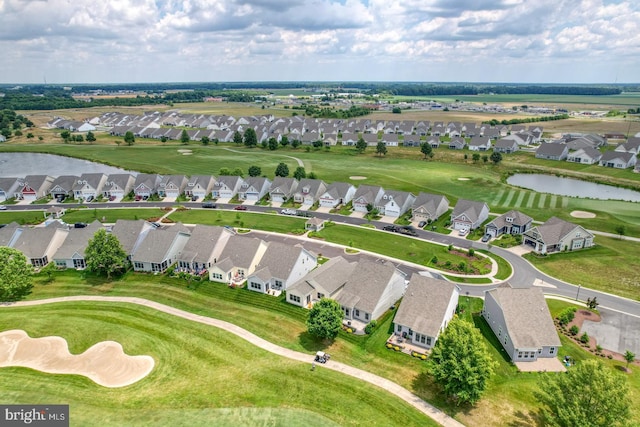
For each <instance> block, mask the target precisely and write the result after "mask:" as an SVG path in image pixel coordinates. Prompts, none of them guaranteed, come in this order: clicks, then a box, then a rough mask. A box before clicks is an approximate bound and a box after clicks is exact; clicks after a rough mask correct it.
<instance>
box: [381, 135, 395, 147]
mask: <svg viewBox="0 0 640 427" xmlns="http://www.w3.org/2000/svg"><path fill="white" fill-rule="evenodd" d="M381 141H382V142H384V145H386V146H387V147H397V146H398V142H399V139H398V134H397V133H385V134H383V135H382V139H381Z"/></svg>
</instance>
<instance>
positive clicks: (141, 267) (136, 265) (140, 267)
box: [133, 261, 144, 270]
mask: <svg viewBox="0 0 640 427" xmlns="http://www.w3.org/2000/svg"><path fill="white" fill-rule="evenodd" d="M133 268H135V269H136V270H144V263H143V262H138V261H136V262H134V263H133Z"/></svg>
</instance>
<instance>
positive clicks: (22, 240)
mask: <svg viewBox="0 0 640 427" xmlns="http://www.w3.org/2000/svg"><path fill="white" fill-rule="evenodd" d="M21 230H22V231H21V232H20V234H19V235H18V236H15V237H14V240H13V242H12V243H13V245H12V246H11V247H13V248H14V249H17V250H19V251H20V252H22V253H23V254H24V256H25V257H26V258H27V260H28V261H29V263H30V264H31V265H32V266H33V267H34V268H42V267H46V266H47V264H49V262H50V261H51V260H52V259H53V256H54V254H55V253H56V251H57V250H58V248H60V246H62V244H63V243H64V239H65V238H66V237H67V234H68V232H69V231H68V229H67V228H66V227H63V226H62V224H61V223H59V222H57V221H55V222H52V223H51V224H49V225H47V226H46V227H33V228H23V229H21Z"/></svg>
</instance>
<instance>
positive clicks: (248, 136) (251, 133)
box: [244, 128, 258, 148]
mask: <svg viewBox="0 0 640 427" xmlns="http://www.w3.org/2000/svg"><path fill="white" fill-rule="evenodd" d="M244 145H246V146H247V147H249V148H253V147H256V146H257V145H258V136H257V135H256V131H255V129H254V128H247V130H245V131H244Z"/></svg>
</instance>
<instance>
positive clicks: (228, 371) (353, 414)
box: [0, 302, 437, 426]
mask: <svg viewBox="0 0 640 427" xmlns="http://www.w3.org/2000/svg"><path fill="white" fill-rule="evenodd" d="M0 329H2V330H8V329H24V330H26V331H27V332H28V333H29V335H30V336H32V337H42V336H51V335H57V336H61V337H63V338H65V339H66V340H67V341H68V343H69V349H70V351H71V352H72V353H79V352H83V351H85V350H86V349H87V348H88V347H90V346H92V345H94V344H95V343H97V342H100V341H104V340H114V341H117V342H119V343H121V344H122V345H123V347H124V350H125V352H126V353H128V354H133V355H137V354H146V355H151V356H152V357H153V358H154V360H155V362H156V365H155V367H154V369H153V371H152V372H151V374H150V375H149V376H148V377H146V378H145V379H143V380H141V381H139V382H137V383H135V384H133V385H131V386H127V387H123V388H115V389H108V388H104V387H101V386H98V385H96V384H95V383H93V382H92V381H90V380H89V379H87V378H85V377H81V376H74V375H51V374H45V373H40V372H37V371H33V370H30V369H24V368H2V378H3V380H2V382H1V383H0V393H1V394H2V396H3V402H4V403H24V402H30V403H51V402H56V403H58V402H59V403H67V404H69V405H70V409H71V415H70V416H71V423H72V425H95V426H99V425H114V426H122V425H150V424H158V423H162V424H163V425H168V424H171V425H173V424H174V422H175V423H177V424H176V425H202V426H208V425H212V422H211V419H212V417H214V418H215V420H216V422H217V424H214V425H223V424H225V423H226V422H230V423H231V424H227V425H279V426H288V425H300V426H302V425H314V426H325V425H353V426H356V425H362V423H367V424H368V425H380V426H387V425H414V426H422V425H429V426H435V425H437V424H436V423H435V422H433V421H431V420H430V419H428V418H427V417H426V416H424V415H423V414H421V413H419V412H418V411H416V410H415V409H413V408H411V407H410V406H409V405H408V404H406V403H404V402H402V401H401V400H399V399H397V398H395V397H393V396H391V395H389V394H387V393H385V392H383V391H381V390H380V389H378V388H376V387H373V386H371V385H368V384H366V383H364V382H361V381H358V380H355V379H353V378H351V377H347V376H345V375H342V374H340V373H336V372H333V371H330V370H328V369H320V368H318V369H316V370H315V371H311V370H310V364H302V363H299V362H294V361H290V360H288V359H284V358H281V357H278V356H275V355H273V354H271V353H268V352H266V351H264V350H261V349H258V348H256V347H254V346H253V345H251V344H249V343H247V342H245V341H243V340H241V339H238V338H236V337H235V336H233V335H231V334H229V333H226V332H223V331H221V330H219V329H216V328H213V327H210V326H205V325H200V324H197V323H194V322H189V321H186V320H182V319H179V318H176V317H173V316H170V315H165V314H162V313H159V312H157V311H155V310H152V309H148V308H145V307H139V306H133V305H127V304H113V303H96V302H92V303H81V302H77V303H61V304H54V305H47V306H41V307H28V308H27V307H12V308H4V309H2V310H0ZM327 384H331V388H330V392H328V389H327ZM219 416H220V417H219ZM259 420H262V422H258V421H259Z"/></svg>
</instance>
